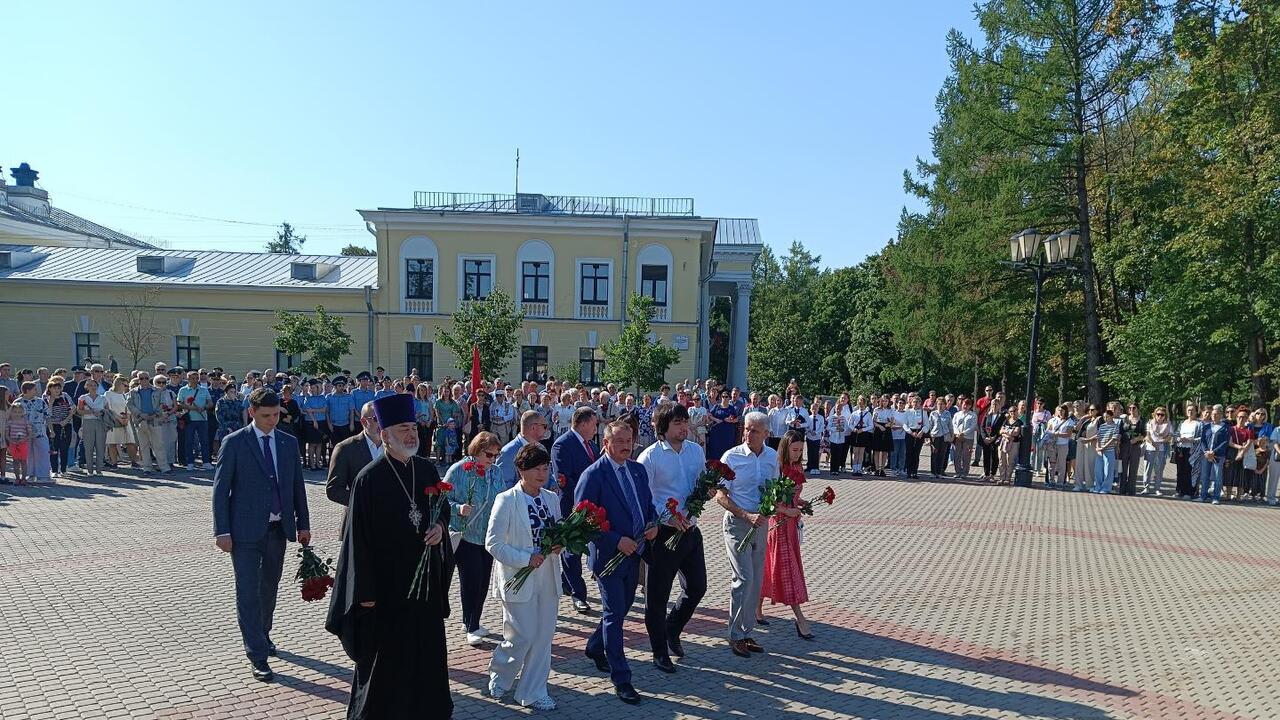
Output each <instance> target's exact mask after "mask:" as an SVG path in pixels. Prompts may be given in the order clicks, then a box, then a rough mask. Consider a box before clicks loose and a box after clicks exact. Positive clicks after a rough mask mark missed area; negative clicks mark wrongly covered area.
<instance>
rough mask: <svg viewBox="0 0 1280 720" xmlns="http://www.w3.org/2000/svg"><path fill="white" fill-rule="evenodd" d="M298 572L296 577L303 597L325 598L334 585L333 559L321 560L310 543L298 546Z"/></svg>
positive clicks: (306, 598)
mask: <svg viewBox="0 0 1280 720" xmlns="http://www.w3.org/2000/svg"><path fill="white" fill-rule="evenodd" d="M298 560H299V562H298V573H297V574H296V575H294V576H293V577H294V579H295V580H297V581H298V583H299V584H301V586H302V599H303V600H306V601H307V602H311V601H313V600H323V599H324V596H325V595H328V594H329V588H331V587H333V576H332V575H330V574H329V573H330V572H331V571H332V570H333V560H321V559H320V556H319V555H317V554H316V553H315V551H314V550H312V549H311V546H310V545H303V546H302V547H300V548H298Z"/></svg>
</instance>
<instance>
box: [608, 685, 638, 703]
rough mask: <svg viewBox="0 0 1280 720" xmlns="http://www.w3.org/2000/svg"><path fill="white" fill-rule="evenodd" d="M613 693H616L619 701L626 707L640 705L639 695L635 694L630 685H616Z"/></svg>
mask: <svg viewBox="0 0 1280 720" xmlns="http://www.w3.org/2000/svg"><path fill="white" fill-rule="evenodd" d="M613 691H614V692H615V693H617V695H618V699H619V700H621V701H622V702H624V703H626V704H628V705H638V704H639V703H640V693H638V692H636V689H635V688H634V687H631V683H622V684H621V685H616V686H614V688H613Z"/></svg>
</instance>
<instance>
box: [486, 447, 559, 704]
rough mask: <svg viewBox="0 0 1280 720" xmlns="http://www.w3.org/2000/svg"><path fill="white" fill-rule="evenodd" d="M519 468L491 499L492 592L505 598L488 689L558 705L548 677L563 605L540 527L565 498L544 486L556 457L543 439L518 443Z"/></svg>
mask: <svg viewBox="0 0 1280 720" xmlns="http://www.w3.org/2000/svg"><path fill="white" fill-rule="evenodd" d="M515 466H516V472H517V473H518V474H519V476H520V481H519V482H517V483H516V485H515V487H513V488H511V489H510V490H506V491H504V492H502V493H500V494H499V495H498V497H497V499H495V500H494V503H493V512H492V513H491V514H490V516H489V529H488V532H486V533H485V538H484V547H485V549H486V550H488V551H489V554H491V555H493V559H494V560H495V563H494V573H493V575H492V578H493V579H492V581H491V592H492V595H493V597H495V598H497V599H498V600H501V601H502V643H501V644H500V645H498V646H497V647H496V648H494V650H493V659H492V660H491V661H490V663H489V694H490V695H491V696H493V697H496V698H499V699H501V698H502V697H503V696H505V695H506V694H507V693H508V692H511V690H512V688H515V694H514V699H515V701H516V702H518V703H520V704H521V705H522V706H525V707H532V708H534V709H536V710H554V709H555V707H556V703H555V701H554V700H552V699H551V696H550V695H548V694H547V677H548V676H549V675H550V674H551V640H552V638H553V637H554V636H555V632H556V617H557V615H558V611H559V607H560V555H559V549H556V551H555V552H552V553H551V554H549V555H543V554H542V551H541V549H540V544H541V541H542V531H543V529H544V528H546V527H547V526H548V525H549V524H550V523H552V522H555V521H558V520H559V519H560V498H559V496H557V495H556V494H555V493H553V492H551V491H550V490H547V489H545V488H544V486H545V485H546V484H547V474H548V473H549V472H550V469H551V456H550V455H549V454H548V453H547V449H546V448H544V447H543V446H542V445H541V444H540V443H530V444H528V445H525V446H524V447H523V448H520V451H519V452H517V453H516V457H515ZM526 567H532V568H533V573H532V574H531V575H529V577H528V578H527V579H526V580H525V582H524V585H523V586H521V587H520V589H519V590H515V591H511V590H508V589H507V587H506V585H507V581H509V580H511V579H512V578H514V577H515V575H516V573H518V572H520V570H521V569H523V568H526ZM517 676H519V685H518V686H517V683H516V678H517Z"/></svg>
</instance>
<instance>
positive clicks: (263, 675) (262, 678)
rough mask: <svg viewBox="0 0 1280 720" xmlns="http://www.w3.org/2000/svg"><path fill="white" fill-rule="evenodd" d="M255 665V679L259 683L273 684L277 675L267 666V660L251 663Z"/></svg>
mask: <svg viewBox="0 0 1280 720" xmlns="http://www.w3.org/2000/svg"><path fill="white" fill-rule="evenodd" d="M251 662H252V665H253V679H254V680H258V681H259V682H271V681H272V680H273V679H274V678H275V674H274V673H272V672H271V668H270V667H269V666H268V665H267V661H266V660H254V661H251Z"/></svg>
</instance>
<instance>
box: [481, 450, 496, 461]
mask: <svg viewBox="0 0 1280 720" xmlns="http://www.w3.org/2000/svg"><path fill="white" fill-rule="evenodd" d="M482 454H483V455H484V456H485V457H487V458H489V459H490V460H496V459H497V458H498V453H496V452H484V453H482Z"/></svg>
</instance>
